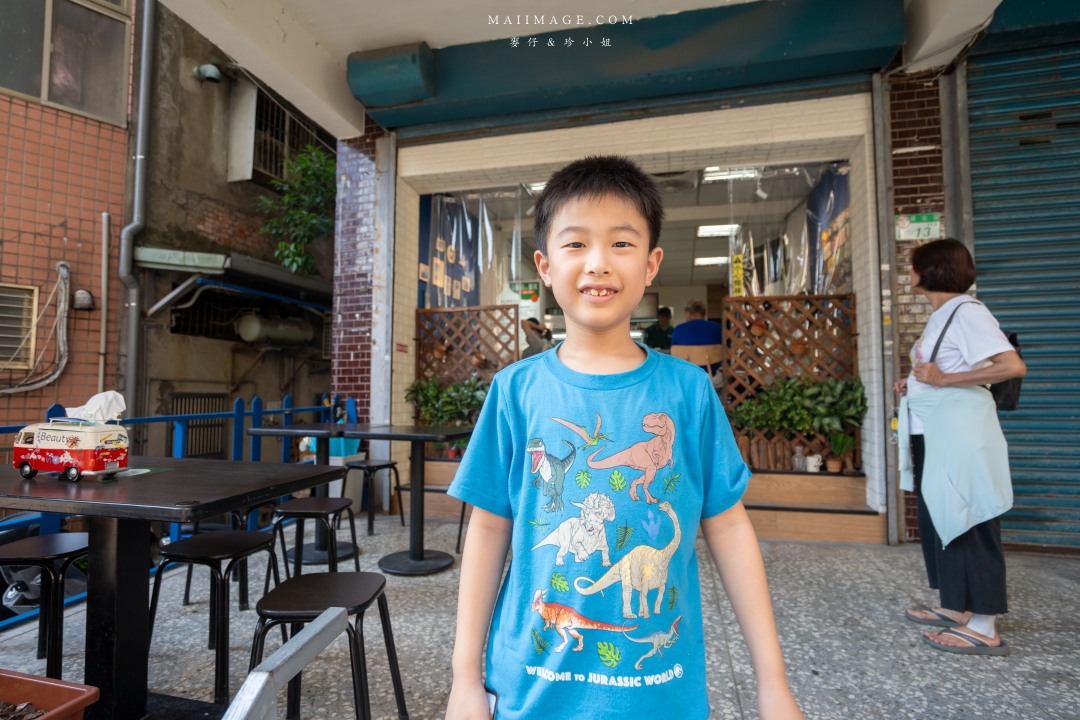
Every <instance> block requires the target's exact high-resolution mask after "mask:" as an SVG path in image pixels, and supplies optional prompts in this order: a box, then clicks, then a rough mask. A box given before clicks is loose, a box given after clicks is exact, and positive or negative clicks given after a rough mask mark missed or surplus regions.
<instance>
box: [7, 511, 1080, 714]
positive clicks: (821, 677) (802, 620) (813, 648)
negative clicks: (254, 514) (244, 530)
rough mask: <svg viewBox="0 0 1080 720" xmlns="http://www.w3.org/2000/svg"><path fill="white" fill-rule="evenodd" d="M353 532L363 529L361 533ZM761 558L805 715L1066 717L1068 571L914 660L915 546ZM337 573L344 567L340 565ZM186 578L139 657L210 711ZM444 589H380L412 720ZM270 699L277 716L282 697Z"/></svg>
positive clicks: (703, 553) (1076, 671)
mask: <svg viewBox="0 0 1080 720" xmlns="http://www.w3.org/2000/svg"><path fill="white" fill-rule="evenodd" d="M358 524H360V523H358ZM358 529H359V530H360V532H361V533H363V532H364V529H363V527H362V526H361V527H360V528H358ZM376 530H377V535H376V536H375V537H373V538H369V537H366V536H364V535H361V536H360V543H361V546H362V548H363V554H362V555H361V556H360V566H361V569H363V570H377V566H376V561H377V560H378V558H379V557H381V556H382V555H384V554H385V553H387V552H390V551H393V550H399V549H402V548H404V547H405V546H406V544H407V532H406V530H407V529H405V528H401V527H400V526H399V525H398V523H397V519H396V518H386V517H379V518H378V520H377V525H376ZM456 532H457V523H442V522H437V521H429V522H428V525H427V527H426V533H427V544H428V546H429V547H432V548H436V549H443V550H446V551H452V550H453V545H454V541H455V535H456ZM340 537H342V539H344V537H345V533H344V532H343V533H342V534H341V535H340ZM290 543H291V538H290ZM762 549H763V552H764V555H765V563H766V567H767V569H768V573H769V582H770V589H771V591H772V596H773V602H774V604H775V608H776V614H777V622H778V625H779V629H780V640H781V643H782V645H783V647H784V653H785V658H786V660H787V665H788V673H789V677H790V680H791V684H792V687H793V689H794V691H795V695H796V697H797V698H798V700H799V703H800V704H801V705H802V707H803V709H804V711H805V713H806V716H807V717H808V718H908V717H910V718H1009V717H1015V718H1080V650H1078V649H1077V648H1078V644H1080V559H1063V558H1048V557H1037V556H1030V555H1018V554H1014V555H1009V557H1008V572H1009V597H1010V604H1011V606H1012V608H1013V611H1012V612H1011V613H1009V615H1007V616H1006V617H1005V619H1004V620H1002V621H1001V622H1000V625H999V627H1000V629H1001V632H1002V636H1003V637H1004V638H1005V639H1006V640H1007V641H1008V642H1009V643H1010V645H1011V646H1012V654H1011V655H1010V656H1009V657H1006V658H973V657H963V656H956V655H948V654H945V653H942V652H938V651H935V650H933V649H932V648H929V647H926V646H925V645H924V644H923V643H922V642H920V635H919V628H918V627H917V626H916V625H914V624H912V623H910V622H908V621H906V620H904V619H903V617H902V612H903V609H904V608H905V607H908V606H911V605H913V604H922V605H925V606H930V605H932V604H933V603H934V599H935V594H934V593H932V592H931V591H929V590H928V589H927V588H926V586H925V575H924V573H923V569H922V559H921V556H920V554H919V552H918V549H917V548H915V547H912V546H905V547H900V548H887V547H878V546H866V545H847V546H845V545H829V544H809V543H789V542H763V543H762ZM698 553H699V558H700V562H701V578H702V594H703V602H704V612H705V626H706V634H707V646H706V647H707V662H708V665H709V676H710V678H711V680H710V682H709V696H710V702H711V704H712V707H713V709H714V713H713V717H714V718H754V717H756V712H755V709H754V679H753V673H752V671H751V667H750V663H749V655H748V652H747V650H746V646H745V645H744V644H743V641H742V638H741V637H740V633H739V629H738V626H737V624H736V623H735V619H734V615H733V614H732V612H731V607H730V605H729V604H728V602H727V599H726V597H725V595H724V593H723V589H722V587H721V586H720V582H719V577H718V576H717V574H716V571H715V569H713V568H711V567H709V556H708V551H707V550H706V548H705V546H704V544H703V543H702V542H701V541H699V543H698ZM255 565H256V566H255V567H253V568H252V573H251V580H250V582H251V589H252V592H253V594H255V595H257V593H258V592H259V591H260V588H261V586H262V570H263V568H262V567H261V565H262V563H256V564H255ZM343 567H344V568H345V569H351V568H352V562H351V561H348V562H347V564H345V565H343ZM318 569H319V568H311V570H312V571H315V570H318ZM195 577H196V581H195V584H194V587H193V600H194V602H193V603H192V604H191V605H189V606H188V607H182V606H181V604H180V599H181V596H182V593H183V586H184V576H183V571H174V572H172V573H170V574H169V575H168V576H167V577H166V579H165V582H164V584H163V592H162V601H161V606H160V609H159V612H158V621H157V626H156V628H155V630H154V640H153V647H152V648H151V656H150V687H151V690H153V691H154V692H160V693H166V694H170V695H180V696H183V697H188V698H194V699H200V700H207V701H209V700H210V699H211V697H212V685H213V653H212V652H211V651H209V650H207V649H206V634H207V627H206V603H207V599H208V594H209V580H208V576H207V574H206V571H205V570H197V571H196V575H195ZM457 582H458V569H457V567H456V566H455V568H454V569H452V570H450V571H447V572H444V573H441V574H438V575H433V576H428V577H423V578H404V577H391V578H389V580H388V583H387V595H388V599H389V604H390V612H391V616H392V618H393V623H394V636H395V639H396V641H397V646H398V656H399V658H400V662H401V669H402V674H403V677H404V682H405V691H406V698H407V703H408V708H409V715H410V717H412V718H420V719H427V718H437V719H441V718H442V716H443V712H444V708H445V701H446V696H447V693H448V692H449V689H450V681H451V675H450V655H451V650H452V645H453V638H454V613H455V604H456V589H457ZM234 589H235V586H234ZM253 604H254V598H253ZM84 620H85V614H84V610H83V608H82V607H78V608H72V609H70V610H69V611H68V614H67V619H66V623H65V650H66V653H65V658H64V676H65V678H68V679H74V680H78V679H79V678H81V677H82V658H83V653H82V645H83V637H84V635H83V624H84ZM254 625H255V613H254V612H253V611H248V612H244V613H240V612H237V611H236V606H235V593H234V595H233V609H232V622H231V638H232V652H231V663H230V670H231V678H232V680H231V687H230V689H231V690H232V692H233V693H235V692H236V690H237V688H238V687H239V686H240V684H241V682H242V681H243V677H244V673H245V671H246V669H247V657H248V651H249V648H250V642H251V635H252V632H253V629H254ZM35 627H36V626H33V627H21V628H16V629H14V630H11V631H9V632H7V633H6V634H4V635H2V636H0V667H5V668H10V669H14V670H21V671H24V672H31V673H35V674H43V673H44V669H45V666H44V661H39V660H35V659H34V648H35V642H36V640H35V638H36V636H35ZM366 627H367V632H366V636H367V648H368V658H369V674H370V677H371V682H372V696H371V697H372V710H373V715H374V717H375V718H387V719H390V718H395V717H396V711H395V706H394V698H393V692H392V688H391V684H390V676H389V671H388V670H387V666H386V655H385V651H384V648H383V645H382V637H381V633H380V632H379V627H378V615H377V614H376V613H374V612H371V613H369V618H368V623H367V625H366ZM280 642H281V638H280V635H279V634H277V633H272V634H271V635H270V639H269V642H268V645H267V651H268V652H269V651H272V650H273V649H274V648H276V647H277V646H278V644H279V643H280ZM348 668H349V655H348V648H347V647H346V645H345V642H344V638H339V639H338V640H337V641H336V642H335V643H334V644H333V645H332V646H331V647H330V648H329V649H328V650H327V651H325V652H324V653H323V654H322V655H321V656H320V657H319V658H318V660H317V661H316V662H315V663H314V664H313V665H311V666H310V667H309V668H308V670H307V671H306V672H305V673H304V705H303V709H302V713H303V716H304V717H311V718H343V719H348V718H352V717H354V715H353V707H352V693H351V686H350V684H349V683H350V681H349V670H348ZM281 702H282V705H281V707H280V710H282V711H283V710H284V705H283V702H284V693H282V696H281ZM282 716H283V714H282Z"/></svg>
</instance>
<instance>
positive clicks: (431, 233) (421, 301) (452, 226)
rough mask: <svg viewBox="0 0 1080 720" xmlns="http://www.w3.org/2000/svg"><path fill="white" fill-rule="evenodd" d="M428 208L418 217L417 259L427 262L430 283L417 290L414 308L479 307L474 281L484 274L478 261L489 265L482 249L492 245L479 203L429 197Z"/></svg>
mask: <svg viewBox="0 0 1080 720" xmlns="http://www.w3.org/2000/svg"><path fill="white" fill-rule="evenodd" d="M470 197H471V199H470ZM427 200H428V199H427V198H425V201H427ZM428 207H430V212H426V211H425V212H422V213H421V221H420V232H421V242H420V258H421V259H425V258H426V259H428V260H429V262H430V265H431V280H430V282H427V283H426V284H425V285H424V286H422V287H420V289H419V297H418V299H417V307H427V308H439V307H469V306H475V305H479V304H480V290H479V287H478V283H477V277H478V273H480V272H483V270H484V267H483V263H482V262H481V260H485V261H487V264H488V265H490V261H489V260H488V257H489V256H490V255H491V248H490V247H486V245H491V244H492V243H493V237H491V234H492V227H493V226H492V221H491V219H490V217H489V214H488V213H487V212H486V211H485V209H484V207H483V202H482V199H477V198H476V196H463V197H454V196H451V195H433V196H430V205H429V206H428ZM425 210H426V208H425ZM466 278H468V280H467V281H466Z"/></svg>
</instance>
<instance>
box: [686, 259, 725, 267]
mask: <svg viewBox="0 0 1080 720" xmlns="http://www.w3.org/2000/svg"><path fill="white" fill-rule="evenodd" d="M727 264H728V259H727V258H726V257H700V258H694V266H695V267H701V266H703V265H727Z"/></svg>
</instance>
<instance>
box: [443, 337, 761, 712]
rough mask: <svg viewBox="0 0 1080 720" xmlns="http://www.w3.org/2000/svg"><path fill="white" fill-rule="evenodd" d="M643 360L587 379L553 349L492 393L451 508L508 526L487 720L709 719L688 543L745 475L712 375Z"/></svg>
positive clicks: (510, 373)
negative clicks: (493, 699) (491, 718)
mask: <svg viewBox="0 0 1080 720" xmlns="http://www.w3.org/2000/svg"><path fill="white" fill-rule="evenodd" d="M641 347H642V349H643V350H645V348H644V346H641ZM647 352H648V355H647V357H646V359H645V362H644V363H642V364H641V365H640V366H638V367H637V368H635V369H634V370H631V371H629V372H624V373H616V374H612V375H590V374H585V373H579V372H575V371H573V370H571V369H569V368H567V367H566V366H565V365H563V364H562V362H561V361H560V360H559V355H558V348H556V349H554V350H550V351H548V352H546V353H543V354H542V355H538V356H535V357H532V358H529V359H527V360H523V361H521V362H518V363H515V364H513V365H511V366H510V367H508V368H506V369H505V370H502V371H501V372H499V373H498V374H497V375H496V376H495V378H494V381H493V382H492V385H491V390H490V393H489V394H488V398H487V402H486V403H485V404H484V408H483V410H482V411H481V413H480V418H479V420H478V421H477V425H476V431H475V432H474V434H473V436H472V439H471V440H470V442H469V446H468V449H467V450H466V452H465V456H464V458H463V459H462V462H461V466H460V467H459V469H458V472H457V476H456V477H455V479H454V483H453V485H452V486H451V487H450V494H451V495H452V496H454V497H456V498H459V499H461V500H464V501H465V502H467V503H470V504H472V505H475V506H476V507H479V508H483V509H484V510H487V511H488V512H491V513H495V514H496V515H501V516H503V517H507V518H510V519H512V520H513V523H514V526H513V539H512V553H513V554H512V558H513V559H512V561H511V563H510V570H509V572H508V573H507V575H506V578H505V579H504V581H503V585H502V588H501V590H500V592H499V598H498V601H497V602H496V605H495V612H494V617H493V618H492V623H491V631H490V637H489V640H488V648H487V680H486V682H487V686H488V687H489V688H490V689H492V690H494V691H495V692H496V693H497V694H498V698H499V700H498V708H497V711H496V717H497V719H498V720H517V719H518V718H526V717H533V718H535V717H552V716H554V717H589V718H593V719H595V718H619V720H625V718H626V717H628V715H627V713H628V712H629V713H632V716H634V717H651V718H661V717H663V718H668V717H672V718H674V717H677V718H686V719H688V720H699V719H702V718H706V717H708V716H709V705H708V700H707V697H706V690H705V644H704V635H703V631H702V622H701V596H700V592H699V588H698V572H697V558H696V554H695V552H694V541H695V538H696V535H697V529H698V523H699V522H700V521H701V519H702V518H704V517H709V516H712V515H716V514H718V513H721V512H723V511H725V510H727V509H728V508H730V507H732V506H733V505H734V504H735V503H736V502H738V501H739V500H740V499H741V497H742V494H743V491H744V490H745V489H746V482H747V480H748V479H749V477H750V471H749V469H747V467H746V465H745V464H744V463H743V461H742V458H741V457H740V455H739V451H738V448H737V447H736V445H735V439H734V437H733V435H732V432H731V427H730V425H729V424H728V422H727V418H726V416H725V415H724V411H723V409H722V408H721V406H720V401H719V398H717V396H716V392H715V391H714V390H713V388H712V385H711V384H710V382H709V377H708V375H707V374H706V373H704V372H702V371H701V369H700V368H697V367H695V366H693V365H691V364H690V363H688V362H685V361H683V360H679V359H677V358H673V357H671V356H668V355H662V354H659V353H657V352H654V351H652V350H648V351H647Z"/></svg>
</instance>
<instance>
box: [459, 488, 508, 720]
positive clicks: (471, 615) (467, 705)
mask: <svg viewBox="0 0 1080 720" xmlns="http://www.w3.org/2000/svg"><path fill="white" fill-rule="evenodd" d="M513 528H514V524H513V521H512V520H510V519H508V518H504V517H500V516H498V515H495V514H493V513H489V512H487V511H485V510H481V509H480V508H478V507H475V506H474V507H473V510H472V517H471V518H470V520H469V534H468V535H466V536H465V549H464V551H463V552H462V555H461V580H460V584H459V587H458V606H457V637H456V639H455V640H454V658H453V668H454V683H453V687H451V689H450V699H449V702H448V704H447V708H446V720H487V718H488V710H487V695H486V693H485V692H484V673H483V667H482V665H481V657H483V652H484V645H485V642H486V640H487V634H488V626H489V625H490V624H491V613H492V611H493V610H494V609H495V599H496V598H497V597H498V595H499V583H500V581H501V580H502V574H503V567H504V565H505V564H506V552H507V550H508V549H509V548H510V535H511V533H512V532H513Z"/></svg>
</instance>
